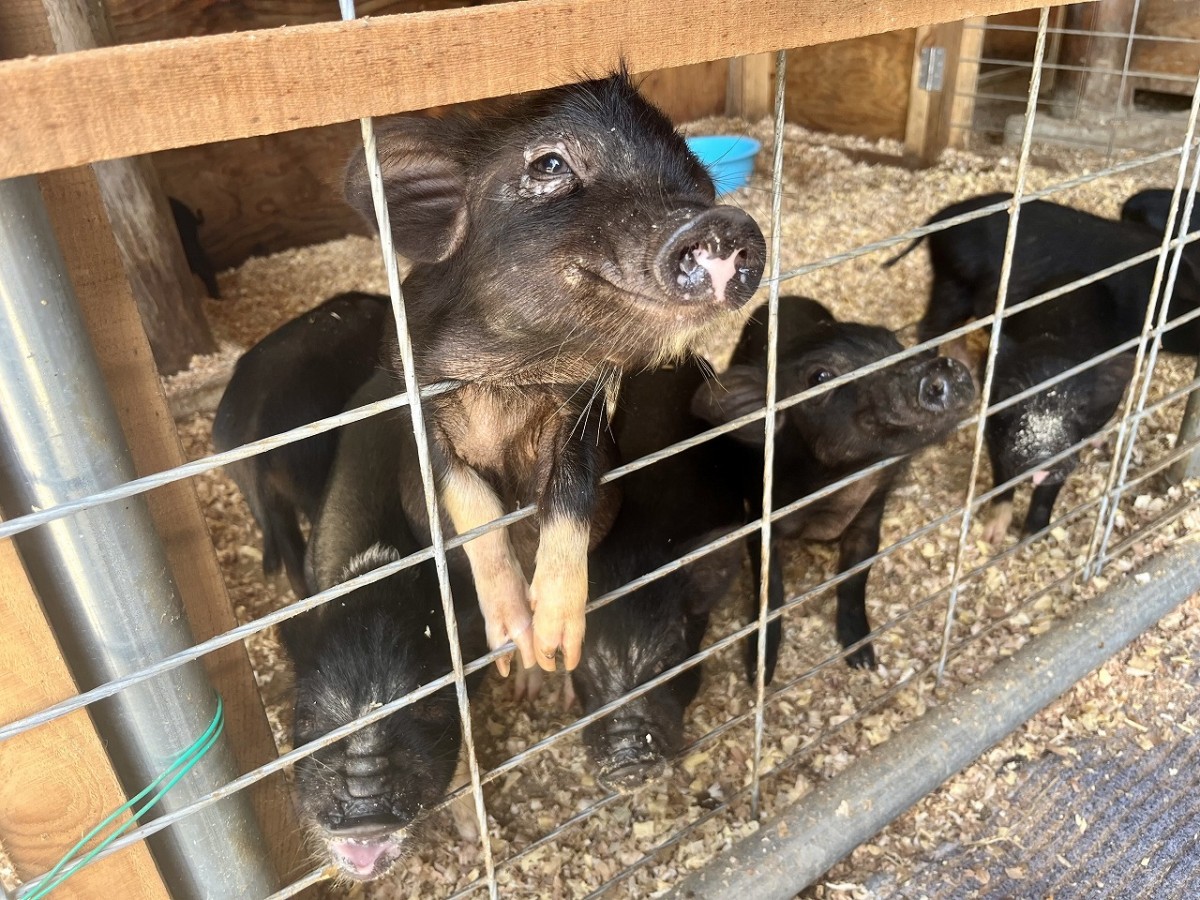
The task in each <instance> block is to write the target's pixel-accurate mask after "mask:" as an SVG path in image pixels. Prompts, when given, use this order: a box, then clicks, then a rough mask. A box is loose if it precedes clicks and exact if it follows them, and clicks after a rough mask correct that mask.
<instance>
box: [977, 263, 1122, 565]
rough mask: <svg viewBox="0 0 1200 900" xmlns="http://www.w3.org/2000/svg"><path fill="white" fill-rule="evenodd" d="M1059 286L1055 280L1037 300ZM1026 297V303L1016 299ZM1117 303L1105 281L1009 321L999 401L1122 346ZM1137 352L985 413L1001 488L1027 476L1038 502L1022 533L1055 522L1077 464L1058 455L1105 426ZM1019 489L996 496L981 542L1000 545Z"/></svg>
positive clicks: (999, 363) (996, 382) (997, 385)
mask: <svg viewBox="0 0 1200 900" xmlns="http://www.w3.org/2000/svg"><path fill="white" fill-rule="evenodd" d="M1061 286H1062V285H1061V284H1060V283H1059V282H1056V281H1050V282H1047V283H1045V284H1042V285H1035V286H1034V287H1033V288H1032V291H1033V295H1034V296H1036V295H1038V294H1042V293H1045V292H1047V291H1049V290H1052V289H1054V288H1056V287H1061ZM1018 299H1023V298H1018ZM1116 302H1117V301H1116V299H1115V298H1114V297H1113V296H1112V294H1111V291H1110V290H1109V288H1108V287H1106V286H1105V285H1104V284H1103V283H1095V284H1091V285H1087V286H1085V287H1082V288H1078V289H1076V290H1074V291H1072V292H1070V293H1067V294H1064V295H1062V296H1061V297H1057V298H1054V299H1052V300H1049V301H1046V302H1044V303H1042V304H1039V305H1037V306H1034V307H1032V308H1031V309H1028V310H1025V311H1023V312H1020V313H1017V314H1015V315H1013V316H1012V317H1011V319H1006V320H1005V322H1004V325H1003V326H1002V328H1001V332H1000V348H999V350H998V351H997V354H996V367H995V372H994V374H993V379H992V394H991V396H992V399H991V403H992V404H993V405H994V404H997V403H1000V402H1001V401H1003V400H1006V399H1008V398H1009V397H1014V396H1016V395H1017V394H1019V393H1023V392H1024V391H1026V390H1027V389H1029V388H1033V387H1036V386H1038V385H1040V384H1042V383H1043V382H1045V381H1048V380H1050V379H1052V378H1055V377H1056V376H1058V375H1061V374H1062V373H1064V372H1066V371H1067V370H1068V369H1073V368H1075V367H1076V366H1077V365H1080V364H1081V363H1084V362H1086V361H1088V360H1090V359H1092V358H1093V357H1096V356H1099V355H1100V354H1102V353H1104V352H1105V351H1107V350H1111V349H1112V348H1114V347H1116V346H1117V345H1118V344H1119V343H1121V335H1120V333H1119V329H1117V328H1114V327H1113V323H1114V321H1116V319H1115V313H1114V306H1115V305H1116ZM1133 360H1134V356H1133V353H1132V352H1130V353H1122V354H1120V355H1117V356H1114V357H1112V358H1110V359H1107V360H1104V361H1103V362H1099V363H1096V364H1095V365H1094V366H1092V367H1090V368H1088V369H1085V370H1084V371H1082V372H1079V373H1078V374H1076V375H1073V376H1071V377H1070V378H1067V379H1065V380H1063V381H1060V382H1058V383H1056V384H1054V385H1049V386H1047V387H1045V388H1044V389H1043V390H1041V391H1039V392H1037V393H1035V394H1033V395H1031V396H1030V397H1027V398H1026V399H1024V400H1021V401H1019V402H1017V403H1015V404H1013V405H1012V406H1009V407H1006V408H1005V409H1002V410H998V411H997V412H994V413H992V414H990V415H989V416H988V420H987V425H986V432H985V435H984V436H985V438H986V440H987V447H988V455H989V456H990V458H991V461H992V474H993V478H994V479H995V483H996V484H1002V483H1004V482H1007V481H1010V480H1012V479H1013V478H1015V477H1016V476H1018V475H1021V474H1026V475H1029V477H1030V480H1031V481H1032V482H1033V497H1032V499H1031V500H1030V503H1029V512H1028V514H1027V516H1026V518H1025V525H1024V528H1023V529H1022V533H1023V534H1027V535H1028V534H1036V533H1037V532H1039V531H1042V530H1044V529H1045V528H1046V527H1047V526H1048V525H1049V524H1050V514H1051V511H1052V509H1053V507H1054V501H1055V500H1056V499H1057V497H1058V493H1059V491H1061V490H1062V487H1063V483H1064V482H1065V480H1066V478H1067V476H1068V475H1070V474H1071V472H1072V471H1074V469H1075V467H1076V465H1077V464H1078V457H1077V455H1075V454H1072V455H1071V456H1068V457H1066V458H1065V459H1062V460H1059V461H1058V462H1055V463H1052V464H1049V465H1047V463H1048V461H1049V460H1050V459H1052V458H1053V457H1055V456H1057V455H1059V454H1061V453H1064V452H1065V451H1066V450H1067V449H1068V448H1070V447H1072V446H1075V445H1076V444H1078V443H1080V442H1082V441H1083V440H1084V439H1085V438H1087V437H1088V436H1089V435H1093V434H1095V433H1096V432H1098V431H1099V430H1100V429H1101V428H1103V427H1104V424H1105V423H1106V422H1108V420H1109V419H1111V418H1112V416H1113V414H1114V413H1115V412H1116V411H1117V406H1118V405H1119V404H1120V402H1121V397H1122V396H1123V395H1124V393H1125V389H1126V387H1127V386H1128V385H1129V380H1130V378H1131V376H1132V374H1133ZM1014 491H1015V488H1009V489H1007V490H1005V491H1004V492H1002V493H1001V494H998V495H997V496H996V498H995V499H994V501H993V505H992V510H991V515H990V517H989V519H988V521H987V522H986V523H985V525H984V531H983V538H984V540H986V541H988V542H989V543H992V544H998V543H1000V542H1001V541H1002V540H1003V539H1004V536H1005V534H1006V533H1007V532H1008V527H1009V525H1010V524H1011V522H1012V501H1013V493H1014Z"/></svg>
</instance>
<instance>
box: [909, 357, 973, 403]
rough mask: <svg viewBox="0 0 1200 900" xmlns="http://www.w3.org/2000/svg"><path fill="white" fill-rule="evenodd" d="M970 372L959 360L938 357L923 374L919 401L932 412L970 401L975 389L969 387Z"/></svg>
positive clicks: (918, 392) (918, 395)
mask: <svg viewBox="0 0 1200 900" xmlns="http://www.w3.org/2000/svg"><path fill="white" fill-rule="evenodd" d="M969 383H970V373H969V372H968V371H967V369H966V367H965V366H963V365H962V363H960V362H958V360H955V359H950V358H949V357H945V356H942V357H938V358H937V359H936V360H934V361H933V362H932V363H930V365H929V367H928V369H927V371H926V372H925V374H924V375H922V376H921V381H920V384H919V386H918V388H917V402H918V403H919V404H920V405H921V408H922V409H924V410H926V411H928V412H931V413H942V412H948V411H950V410H952V409H957V408H958V407H960V406H963V405H965V404H966V403H969V402H970V400H971V399H972V397H973V391H972V390H969V389H968V384H969Z"/></svg>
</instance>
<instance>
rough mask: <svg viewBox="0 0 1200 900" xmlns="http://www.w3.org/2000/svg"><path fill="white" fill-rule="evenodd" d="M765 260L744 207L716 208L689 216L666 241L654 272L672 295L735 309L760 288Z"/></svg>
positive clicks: (756, 230) (759, 236) (762, 242)
mask: <svg viewBox="0 0 1200 900" xmlns="http://www.w3.org/2000/svg"><path fill="white" fill-rule="evenodd" d="M765 258H766V241H765V240H764V239H763V236H762V231H760V230H759V227H758V225H757V224H756V223H755V221H754V220H753V219H752V218H750V216H748V215H747V214H746V213H744V212H742V211H741V210H740V209H734V208H733V207H731V206H717V207H713V208H712V209H708V210H705V211H703V212H701V213H700V214H699V215H695V216H690V215H689V216H688V218H687V221H685V222H684V223H683V224H682V225H681V226H679V228H677V229H676V230H675V231H674V233H672V234H671V236H670V237H668V238H667V240H666V241H665V242H663V244H662V246H661V247H660V248H659V249H658V252H657V254H656V255H655V260H654V272H655V275H656V277H657V280H658V282H659V285H660V286H661V287H662V288H663V290H664V291H665V292H666V293H667V295H668V296H669V297H671V298H672V299H675V300H677V301H682V302H685V303H701V302H713V303H716V304H718V305H721V306H729V307H731V308H733V309H737V308H739V307H740V306H742V305H743V304H744V303H745V302H746V301H747V300H749V299H750V297H751V296H752V295H753V294H754V291H755V290H756V289H757V288H758V283H759V282H760V281H761V280H762V273H763V261H764V259H765Z"/></svg>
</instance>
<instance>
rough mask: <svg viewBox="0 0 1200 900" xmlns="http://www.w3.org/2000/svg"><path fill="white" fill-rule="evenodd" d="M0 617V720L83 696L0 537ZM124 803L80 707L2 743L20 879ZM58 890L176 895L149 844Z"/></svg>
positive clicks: (5, 807)
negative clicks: (1, 628) (171, 892)
mask: <svg viewBox="0 0 1200 900" xmlns="http://www.w3.org/2000/svg"><path fill="white" fill-rule="evenodd" d="M0 622H4V631H3V635H2V637H0V722H5V723H7V722H14V721H16V720H17V719H20V718H23V717H24V716H27V715H30V714H32V713H35V712H37V711H38V710H39V709H44V708H45V707H47V706H50V705H51V704H53V703H57V702H59V701H60V700H65V699H67V698H68V697H71V696H73V695H74V694H76V693H78V690H77V689H76V686H75V682H74V680H72V678H71V673H70V671H69V670H68V669H67V666H66V663H65V662H64V661H63V658H62V653H61V652H60V650H59V647H58V643H57V642H56V641H55V639H54V633H53V632H52V631H51V630H50V625H49V623H48V622H47V621H46V617H45V616H44V615H43V614H42V608H41V606H40V605H39V603H38V600H37V596H36V595H35V594H34V592H33V588H32V586H31V585H30V584H29V579H28V578H27V577H26V574H25V569H24V567H23V566H22V565H21V561H20V559H19V558H18V556H17V550H16V547H15V546H13V542H12V541H10V540H9V541H0ZM125 799H126V798H125V792H124V791H123V790H122V788H121V784H120V782H119V781H118V780H117V776H116V773H115V772H114V771H113V767H112V763H111V762H110V761H109V758H108V755H107V754H106V753H105V751H104V744H103V742H102V741H101V740H100V738H99V736H97V734H96V729H95V728H93V727H92V720H91V719H90V718H88V714H87V713H86V712H84V711H82V710H80V711H79V712H74V713H71V714H70V715H68V716H64V717H63V718H61V719H56V720H55V721H53V722H50V723H48V724H46V725H42V726H41V727H39V728H35V729H33V730H32V731H27V732H25V733H24V734H21V735H18V736H16V737H14V738H10V739H8V740H7V741H4V742H3V743H0V844H2V845H3V847H4V852H5V854H6V855H7V856H8V858H9V860H11V862H12V864H13V867H14V868H15V869H16V872H17V875H18V876H19V877H20V878H21V879H22V880H23V881H28V880H29V879H31V878H36V877H37V876H39V875H41V874H43V873H44V872H47V871H49V869H50V867H51V866H53V865H54V864H55V863H56V862H58V860H59V858H60V857H61V856H62V855H63V853H65V852H66V851H67V850H68V849H69V848H70V847H71V845H72V844H74V843H75V841H77V840H78V839H79V838H81V837H82V836H83V835H84V834H86V833H87V832H88V830H89V829H91V827H92V826H93V825H97V824H99V822H100V821H101V820H103V819H104V817H105V816H107V815H108V814H109V813H110V812H112V811H113V810H114V809H116V808H117V807H118V806H120V805H121V804H123V803H124V802H125ZM126 819H128V816H125V817H123V818H122V819H119V820H118V822H123V821H125V820H126ZM53 896H54V897H55V898H60V900H87V898H91V897H121V898H129V900H168V897H169V896H170V895H169V894H168V893H167V888H166V885H164V884H163V881H162V878H161V877H160V876H159V874H158V869H157V868H156V867H155V865H154V860H153V859H152V858H151V856H150V850H149V848H148V847H147V846H146V845H145V844H136V845H134V846H132V847H130V848H129V849H128V850H125V851H124V852H122V853H117V854H114V855H113V856H110V857H108V859H105V860H103V861H102V862H99V863H96V864H95V865H91V866H88V867H87V868H85V869H83V870H82V871H80V872H79V874H77V875H75V876H73V877H71V878H70V879H68V880H67V881H65V882H64V883H63V885H62V887H60V888H57V889H56V890H55V891H54V893H53Z"/></svg>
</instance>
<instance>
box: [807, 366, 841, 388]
mask: <svg viewBox="0 0 1200 900" xmlns="http://www.w3.org/2000/svg"><path fill="white" fill-rule="evenodd" d="M835 377H837V376H835V375H834V374H833V372H830V371H829V370H828V369H813V370H812V371H811V372H809V373H808V386H809V387H816V386H817V385H818V384H824V383H825V382H826V381H830V380H832V379H833V378H835Z"/></svg>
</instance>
